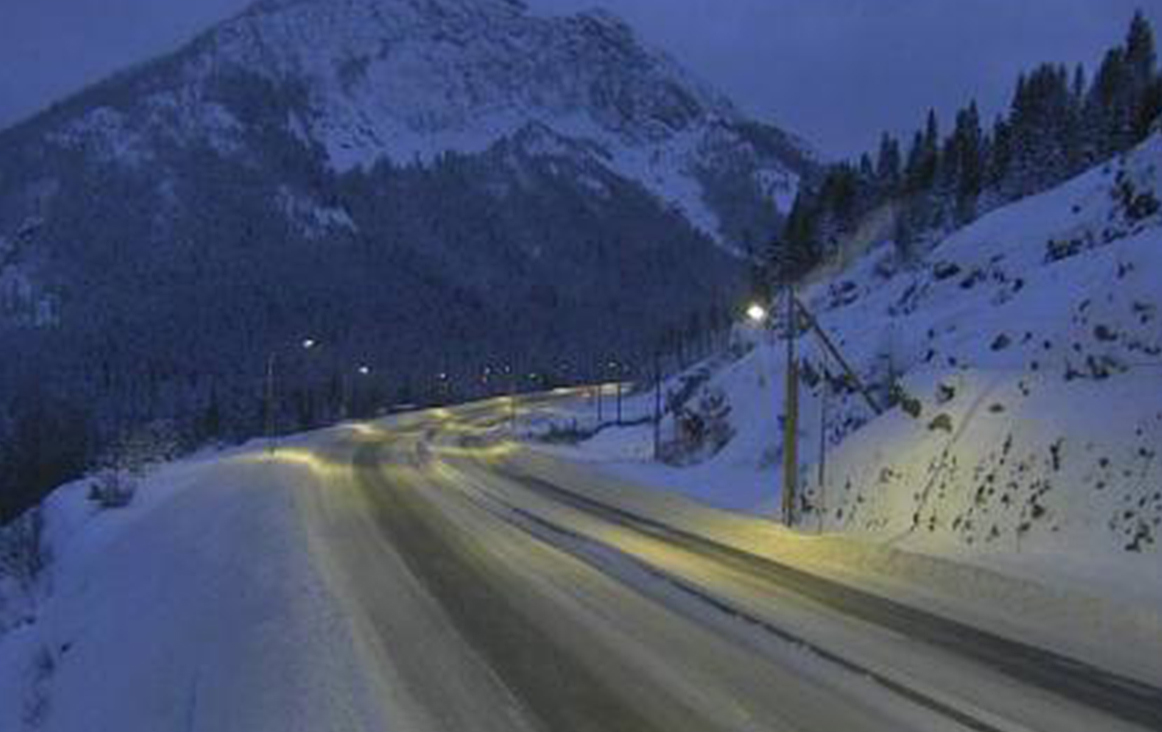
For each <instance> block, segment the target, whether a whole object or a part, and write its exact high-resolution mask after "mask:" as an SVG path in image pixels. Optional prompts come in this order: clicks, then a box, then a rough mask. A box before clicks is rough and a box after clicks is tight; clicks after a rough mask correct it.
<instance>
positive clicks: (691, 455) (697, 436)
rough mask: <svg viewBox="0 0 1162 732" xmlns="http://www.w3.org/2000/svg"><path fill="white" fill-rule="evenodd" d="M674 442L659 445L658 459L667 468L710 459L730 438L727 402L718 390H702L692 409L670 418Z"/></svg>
mask: <svg viewBox="0 0 1162 732" xmlns="http://www.w3.org/2000/svg"><path fill="white" fill-rule="evenodd" d="M674 424H675V435H674V439H673V440H671V441H669V442H666V443H664V444H663V445H662V451H661V460H662V462H665V463H669V464H670V465H692V464H695V463H699V462H702V461H703V460H707V459H709V458H712V457H714V456H715V455H716V454H718V452H719V451H720V450H722V448H724V447H726V444H727V443H728V442H730V440H731V439H732V438H733V437H734V425H733V424H731V422H730V402H729V400H728V399H727V398H726V393H725V392H723V391H722V390H721V389H719V388H708V389H705V390H704V391H703V392H702V393H701V395H700V396H699V398H698V402H697V404H696V405H695V406H694V407H681V408H679V409H678V410H677V412H676V413H675V415H674Z"/></svg>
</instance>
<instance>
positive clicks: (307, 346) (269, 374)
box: [266, 338, 319, 453]
mask: <svg viewBox="0 0 1162 732" xmlns="http://www.w3.org/2000/svg"><path fill="white" fill-rule="evenodd" d="M301 345H302V347H303V350H304V351H309V350H311V349H313V348H314V347H315V346H317V345H319V342H318V341H317V340H315V339H314V338H304V339H303V340H302V342H301ZM277 363H278V351H271V352H270V353H269V354H267V356H266V437H267V440H268V441H269V450H270V452H271V453H273V452H274V451H275V449H276V448H277V445H276V443H275V431H276V430H275V412H274V409H275V407H274V397H275V391H274V372H275V366H276V365H277Z"/></svg>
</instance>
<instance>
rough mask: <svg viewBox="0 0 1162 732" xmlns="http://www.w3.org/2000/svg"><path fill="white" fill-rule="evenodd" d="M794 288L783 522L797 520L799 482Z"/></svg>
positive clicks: (789, 327) (790, 312)
mask: <svg viewBox="0 0 1162 732" xmlns="http://www.w3.org/2000/svg"><path fill="white" fill-rule="evenodd" d="M795 315H796V308H795V289H794V286H793V285H790V284H788V285H787V313H786V316H787V326H786V327H787V383H786V394H785V395H784V407H785V418H784V423H783V523H784V524H785V525H786V526H790V525H791V523H792V521H793V519H794V509H795V493H796V490H797V488H798V485H797V484H798V482H799V365H798V364H797V363H796V361H795V335H796V333H795V330H796V329H795Z"/></svg>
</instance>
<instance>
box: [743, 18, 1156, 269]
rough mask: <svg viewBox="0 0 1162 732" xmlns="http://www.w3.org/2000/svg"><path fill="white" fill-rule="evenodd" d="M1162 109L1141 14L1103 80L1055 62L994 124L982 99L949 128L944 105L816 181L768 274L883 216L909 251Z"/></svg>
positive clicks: (1070, 165)
mask: <svg viewBox="0 0 1162 732" xmlns="http://www.w3.org/2000/svg"><path fill="white" fill-rule="evenodd" d="M1160 113H1162V76H1160V75H1159V73H1158V68H1157V53H1156V49H1155V40H1154V31H1153V28H1152V27H1151V25H1150V23H1149V21H1148V20H1147V19H1146V18H1145V16H1144V15H1143V14H1142V13H1141V12H1138V13H1136V14H1135V15H1134V17H1133V20H1132V21H1131V22H1130V27H1129V31H1128V33H1127V35H1126V38H1125V41H1124V42H1123V43H1122V44H1120V45H1118V46H1115V47H1114V48H1111V49H1110V50H1109V51H1108V52H1107V53H1106V54H1105V57H1104V58H1103V60H1102V62H1101V64H1100V66H1099V67H1098V69H1097V72H1096V73H1095V74H1093V76H1092V77H1090V76H1089V74H1088V73H1087V72H1086V69H1085V67H1084V66H1082V65H1078V66H1077V67H1075V68H1073V69H1072V70H1071V69H1069V68H1067V67H1066V66H1063V65H1060V64H1043V65H1041V66H1038V67H1037V68H1035V69H1034V70H1032V71H1031V72H1028V73H1022V74H1021V75H1020V76H1019V77H1018V79H1017V83H1016V86H1015V88H1014V91H1013V94H1012V100H1011V103H1010V104H1009V107H1008V109H1007V110H1006V111H1005V112H1003V113H1001V114H998V115H997V117H996V118H995V120H993V122H992V124H991V125H987V124H986V123H985V122H984V121H983V120H982V119H981V113H980V109H979V107H978V106H977V104H976V102H975V101H974V102H971V103H970V104H968V105H967V106H965V107H963V108H962V109H960V110H959V111H958V112H957V113H956V116H955V120H954V123H953V125H952V127H951V130H950V131H948V132H947V133H946V134H945V133H944V132H942V130H941V126H940V122H939V119H938V117H937V114H936V112H935V110H930V111H929V112H928V115H927V119H926V120H925V123H924V124H923V125H922V126H921V127H920V128H919V129H917V130H916V131H915V133H914V134H913V135H912V137H911V140H910V141H909V142H908V143H907V146H906V147H905V143H904V142H903V141H901V140H899V139H897V138H896V137H895V136H893V135H891V134H889V133H887V132H885V133H884V134H883V135H882V137H881V141H880V144H879V149H878V150H877V151H875V152H874V153H872V152H868V153H864V154H863V155H861V156H860V157H859V158H858V160H856V161H854V162H853V161H845V162H842V163H839V164H836V165H833V166H831V167H830V168H829V169H828V170H827V171H826V173H825V174H823V175H822V176H821V177H820V178H819V179H818V180H816V181H814V182H808V183H807V184H805V185H804V186H803V187H802V189H801V190H800V192H799V195H798V197H797V198H796V200H795V203H794V206H793V207H792V210H791V212H790V214H789V215H788V217H787V221H786V223H785V226H784V229H783V232H782V235H781V237H780V238H779V239H778V240H777V241H776V242H774V243H773V244H772V246H771V247H770V248H769V250H768V251H766V252H764V253H762V254H761V256H760V257H758V258H757V259H758V264H759V266H760V268H761V269H762V274H761V275H760V276H761V277H762V278H764V279H767V280H772V279H773V280H777V281H782V280H786V279H787V278H791V279H794V278H797V277H799V276H801V275H803V274H804V273H806V272H807V271H809V270H810V269H812V268H813V267H815V266H817V265H818V264H820V263H821V262H823V261H826V260H827V259H829V258H831V257H833V256H836V255H837V254H838V253H839V250H840V248H841V247H842V246H843V245H844V243H845V242H847V241H850V240H852V239H853V238H854V237H857V236H858V233H859V231H860V228H861V226H864V225H866V224H867V222H868V221H869V219H870V218H871V217H873V216H875V215H876V214H877V213H881V214H882V215H883V218H884V219H885V220H888V221H890V222H891V223H890V226H891V228H890V230H888V232H887V234H888V236H890V238H891V239H892V240H893V241H894V243H895V245H896V247H897V248H898V249H899V251H900V254H901V255H902V256H904V257H905V258H907V257H910V256H913V255H914V254H916V253H917V251H918V250H919V248H920V247H922V246H923V245H924V244H925V243H927V242H931V241H933V240H936V239H938V238H939V237H940V236H941V235H942V234H944V233H947V232H948V231H950V230H952V229H954V228H958V227H960V226H963V225H965V224H967V223H970V222H971V221H973V220H974V219H976V218H977V217H979V216H980V215H982V214H984V213H986V212H988V211H989V210H991V209H994V208H996V207H998V206H1001V205H1004V204H1006V203H1009V202H1012V201H1015V200H1017V199H1020V198H1023V197H1025V196H1029V195H1032V194H1035V193H1039V192H1041V191H1044V190H1047V189H1049V188H1052V187H1054V186H1056V185H1058V184H1060V183H1062V182H1063V181H1065V180H1067V179H1069V178H1071V177H1073V176H1074V175H1077V174H1078V173H1080V172H1082V171H1084V170H1086V169H1088V168H1090V167H1092V166H1094V165H1095V164H1098V163H1100V162H1101V161H1103V160H1107V159H1109V158H1110V157H1112V156H1113V155H1116V154H1118V153H1120V152H1123V151H1125V150H1128V149H1129V148H1131V147H1133V146H1134V145H1136V144H1138V143H1140V142H1141V141H1142V140H1144V139H1145V138H1146V136H1147V135H1148V134H1149V133H1150V130H1151V127H1152V125H1153V124H1154V122H1155V120H1156V119H1157V118H1158V116H1159V114H1160Z"/></svg>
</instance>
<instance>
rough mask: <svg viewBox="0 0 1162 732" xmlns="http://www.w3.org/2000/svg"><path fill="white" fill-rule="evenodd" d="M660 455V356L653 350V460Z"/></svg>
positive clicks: (657, 459) (656, 460)
mask: <svg viewBox="0 0 1162 732" xmlns="http://www.w3.org/2000/svg"><path fill="white" fill-rule="evenodd" d="M661 457H662V357H661V355H660V354H659V353H658V352H657V351H654V462H658V461H659V460H660V459H661Z"/></svg>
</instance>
